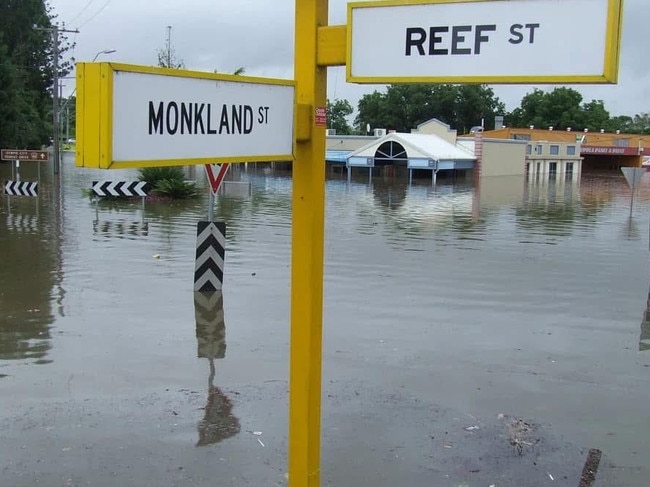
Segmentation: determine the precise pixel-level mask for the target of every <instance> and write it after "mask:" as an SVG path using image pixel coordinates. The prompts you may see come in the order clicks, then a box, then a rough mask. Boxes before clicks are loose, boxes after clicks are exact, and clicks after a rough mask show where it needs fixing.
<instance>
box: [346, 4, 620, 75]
mask: <svg viewBox="0 0 650 487" xmlns="http://www.w3.org/2000/svg"><path fill="white" fill-rule="evenodd" d="M621 4H622V0H464V1H462V0H461V1H458V0H392V1H391V0H389V1H382V2H378V1H376V2H361V3H349V4H348V36H349V37H348V56H347V79H348V81H350V82H354V83H393V82H395V83H397V82H402V83H403V82H418V81H429V82H480V83H515V82H517V83H529V82H535V83H545V82H547V83H577V82H589V83H615V82H616V80H617V73H618V54H619V47H620V24H621V14H622V12H621V10H622V5H621Z"/></svg>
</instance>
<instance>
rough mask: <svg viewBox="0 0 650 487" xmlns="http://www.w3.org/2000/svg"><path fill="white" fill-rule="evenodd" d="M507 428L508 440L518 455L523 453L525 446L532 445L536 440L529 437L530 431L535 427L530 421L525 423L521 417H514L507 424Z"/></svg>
mask: <svg viewBox="0 0 650 487" xmlns="http://www.w3.org/2000/svg"><path fill="white" fill-rule="evenodd" d="M506 426H507V428H508V442H509V443H510V444H511V445H512V446H513V447H514V448H515V450H516V451H517V453H519V455H523V454H524V449H525V448H526V447H530V446H533V445H534V444H535V443H537V441H539V440H534V439H531V438H530V433H532V432H533V431H534V430H536V429H537V427H536V426H535V425H533V424H531V423H527V422H526V421H524V420H523V419H518V418H515V419H513V420H512V421H511V422H509V423H508V424H507V425H506Z"/></svg>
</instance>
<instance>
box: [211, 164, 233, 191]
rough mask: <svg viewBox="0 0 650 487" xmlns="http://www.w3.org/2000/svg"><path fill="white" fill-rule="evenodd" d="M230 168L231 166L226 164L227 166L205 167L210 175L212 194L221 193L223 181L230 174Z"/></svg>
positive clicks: (214, 165) (213, 165)
mask: <svg viewBox="0 0 650 487" xmlns="http://www.w3.org/2000/svg"><path fill="white" fill-rule="evenodd" d="M229 167H230V164H228V163H225V164H221V165H219V164H206V165H205V172H206V173H207V175H208V181H210V187H211V188H212V192H213V193H214V194H217V191H219V186H221V182H222V181H223V178H224V176H225V175H226V173H227V172H228V168H229Z"/></svg>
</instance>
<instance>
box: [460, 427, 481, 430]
mask: <svg viewBox="0 0 650 487" xmlns="http://www.w3.org/2000/svg"><path fill="white" fill-rule="evenodd" d="M463 429H464V430H465V431H476V430H480V429H481V428H480V427H479V426H466V427H465V428H463Z"/></svg>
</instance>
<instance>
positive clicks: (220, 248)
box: [194, 222, 226, 292]
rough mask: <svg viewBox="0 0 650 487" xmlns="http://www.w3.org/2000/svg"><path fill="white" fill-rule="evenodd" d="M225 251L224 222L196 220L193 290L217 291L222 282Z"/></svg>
mask: <svg viewBox="0 0 650 487" xmlns="http://www.w3.org/2000/svg"><path fill="white" fill-rule="evenodd" d="M225 252H226V224H225V223H224V222H198V223H197V226H196V262H195V266H194V291H199V292H207V291H218V290H220V289H221V287H222V284H223V266H224V260H225Z"/></svg>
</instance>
